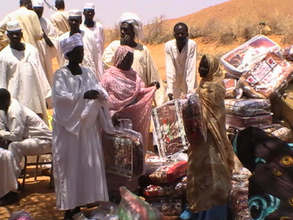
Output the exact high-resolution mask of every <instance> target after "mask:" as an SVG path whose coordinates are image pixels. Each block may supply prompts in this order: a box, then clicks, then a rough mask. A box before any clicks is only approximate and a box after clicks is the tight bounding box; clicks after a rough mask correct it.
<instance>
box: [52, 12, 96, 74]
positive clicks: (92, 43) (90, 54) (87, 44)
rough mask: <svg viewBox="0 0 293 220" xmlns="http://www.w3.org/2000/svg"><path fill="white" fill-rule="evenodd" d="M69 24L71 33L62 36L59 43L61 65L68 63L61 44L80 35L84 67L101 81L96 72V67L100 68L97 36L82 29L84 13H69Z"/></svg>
mask: <svg viewBox="0 0 293 220" xmlns="http://www.w3.org/2000/svg"><path fill="white" fill-rule="evenodd" d="M68 23H69V26H70V31H69V32H67V33H65V34H63V35H61V36H60V37H59V39H58V43H57V52H58V61H59V65H60V66H64V65H66V64H67V61H66V59H65V58H64V54H63V53H62V49H61V46H60V42H61V41H62V40H64V39H66V38H68V37H70V36H72V35H73V34H75V33H80V34H81V36H82V41H83V47H84V58H83V61H82V65H83V66H86V67H88V68H90V69H91V71H92V72H93V73H94V74H95V76H96V78H97V79H98V80H99V78H100V77H99V73H98V72H97V71H96V66H98V65H97V64H98V59H99V57H98V54H99V49H98V48H97V44H96V38H95V35H94V34H92V33H91V32H89V31H84V30H81V29H80V25H81V23H82V12H81V11H80V10H71V11H69V18H68ZM96 63H97V64H96Z"/></svg>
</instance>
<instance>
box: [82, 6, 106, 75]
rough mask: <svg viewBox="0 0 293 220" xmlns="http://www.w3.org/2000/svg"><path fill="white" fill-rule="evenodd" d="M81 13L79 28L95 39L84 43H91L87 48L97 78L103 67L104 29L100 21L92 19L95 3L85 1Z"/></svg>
mask: <svg viewBox="0 0 293 220" xmlns="http://www.w3.org/2000/svg"><path fill="white" fill-rule="evenodd" d="M83 15H84V18H85V20H84V23H83V24H82V25H81V28H80V29H81V30H83V31H85V32H88V33H87V34H88V35H92V37H93V38H94V39H95V44H92V42H90V43H89V44H86V43H85V42H84V46H85V45H87V46H88V45H91V47H89V48H88V49H87V50H90V53H89V54H93V55H94V59H93V61H94V66H92V69H94V70H95V72H96V73H97V75H98V79H100V78H101V76H102V75H103V73H104V67H103V52H104V41H105V37H104V29H103V26H102V24H101V23H99V22H97V21H94V16H95V5H94V4H93V3H87V4H85V6H84V9H83Z"/></svg>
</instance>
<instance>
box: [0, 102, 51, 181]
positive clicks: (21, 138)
mask: <svg viewBox="0 0 293 220" xmlns="http://www.w3.org/2000/svg"><path fill="white" fill-rule="evenodd" d="M0 137H1V138H3V139H5V140H9V141H11V143H10V144H9V146H8V150H9V151H11V152H12V154H13V156H14V159H15V162H16V166H15V168H16V169H15V175H17V176H18V175H19V174H20V170H21V167H20V162H21V160H22V158H23V156H30V155H38V154H44V153H50V152H51V141H52V132H51V131H50V129H49V128H48V126H47V125H46V124H45V122H44V121H43V120H42V119H41V118H40V117H39V116H38V115H37V114H36V113H34V112H33V111H31V110H30V109H29V108H27V107H25V106H24V105H21V104H20V103H19V102H18V101H17V100H15V99H12V100H11V104H10V106H9V108H8V112H7V114H2V112H1V114H0Z"/></svg>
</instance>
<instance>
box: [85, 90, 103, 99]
mask: <svg viewBox="0 0 293 220" xmlns="http://www.w3.org/2000/svg"><path fill="white" fill-rule="evenodd" d="M99 95H100V93H99V92H98V91H97V90H89V91H87V92H85V93H84V95H83V98H84V99H97V98H98V97H99Z"/></svg>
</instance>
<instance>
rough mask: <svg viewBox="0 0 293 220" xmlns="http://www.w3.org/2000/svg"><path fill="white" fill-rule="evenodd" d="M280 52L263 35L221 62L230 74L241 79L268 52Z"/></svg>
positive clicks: (276, 46)
mask: <svg viewBox="0 0 293 220" xmlns="http://www.w3.org/2000/svg"><path fill="white" fill-rule="evenodd" d="M278 50H280V47H279V45H278V44H276V43H275V42H273V41H272V40H271V39H269V38H267V37H265V36H263V35H258V36H255V37H253V38H252V39H250V40H249V41H247V42H245V43H244V44H242V45H240V46H239V47H237V48H235V49H234V50H232V51H230V52H228V53H227V54H225V55H224V56H222V58H221V62H222V63H223V65H224V67H225V69H227V71H228V72H229V73H230V74H232V75H233V76H235V77H236V78H240V77H241V75H242V74H243V73H245V72H247V71H249V70H250V69H251V68H252V67H253V65H254V64H255V63H257V62H258V61H260V60H262V59H263V58H264V57H265V56H266V54H267V53H268V52H270V51H278ZM233 78H234V77H233Z"/></svg>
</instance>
